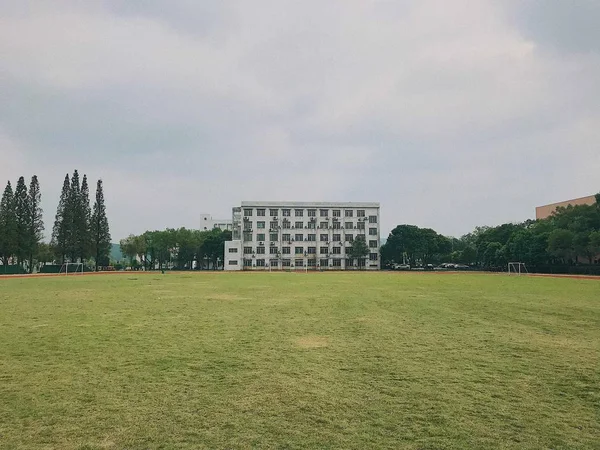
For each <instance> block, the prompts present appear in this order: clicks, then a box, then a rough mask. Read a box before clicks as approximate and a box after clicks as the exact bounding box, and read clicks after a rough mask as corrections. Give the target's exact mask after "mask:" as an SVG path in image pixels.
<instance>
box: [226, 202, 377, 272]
mask: <svg viewBox="0 0 600 450" xmlns="http://www.w3.org/2000/svg"><path fill="white" fill-rule="evenodd" d="M232 222H233V229H232V237H233V240H232V241H229V242H226V243H225V270H305V269H306V270H348V269H358V268H364V269H367V270H378V269H379V268H380V258H379V237H380V232H379V203H354V202H343V203H325V202H316V203H308V202H242V205H241V206H240V207H235V208H233V220H232ZM357 236H363V237H364V239H365V242H366V244H367V246H368V248H369V255H368V256H367V257H366V258H364V259H362V260H357V259H356V258H351V257H350V256H349V254H348V251H349V248H350V247H351V245H352V242H353V241H354V239H355V238H356V237H357Z"/></svg>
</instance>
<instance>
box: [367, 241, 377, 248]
mask: <svg viewBox="0 0 600 450" xmlns="http://www.w3.org/2000/svg"><path fill="white" fill-rule="evenodd" d="M369 248H377V241H369Z"/></svg>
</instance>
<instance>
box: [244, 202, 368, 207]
mask: <svg viewBox="0 0 600 450" xmlns="http://www.w3.org/2000/svg"><path fill="white" fill-rule="evenodd" d="M245 206H248V207H250V206H255V207H256V206H264V207H265V208H269V207H278V208H281V207H285V206H289V207H290V208H311V207H314V208H379V203H377V202H289V201H280V202H270V201H267V202H264V201H243V202H242V207H245Z"/></svg>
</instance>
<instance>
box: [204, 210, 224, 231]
mask: <svg viewBox="0 0 600 450" xmlns="http://www.w3.org/2000/svg"><path fill="white" fill-rule="evenodd" d="M214 228H220V229H221V230H223V231H225V230H229V231H231V229H232V223H231V219H213V218H212V216H211V215H210V214H200V230H202V231H208V230H212V229H214Z"/></svg>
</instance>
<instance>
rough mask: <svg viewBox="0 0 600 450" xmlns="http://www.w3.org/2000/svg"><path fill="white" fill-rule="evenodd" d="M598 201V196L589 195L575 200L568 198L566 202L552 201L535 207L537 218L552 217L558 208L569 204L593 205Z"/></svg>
mask: <svg viewBox="0 0 600 450" xmlns="http://www.w3.org/2000/svg"><path fill="white" fill-rule="evenodd" d="M595 203H596V196H594V195H589V196H587V197H580V198H574V199H573V200H566V201H564V202H558V203H551V204H549V205H544V206H538V207H537V208H535V218H536V219H537V220H540V219H546V218H547V217H550V216H551V215H552V213H553V212H554V211H556V208H559V207H561V206H562V207H567V206H569V205H572V206H576V205H593V204H595Z"/></svg>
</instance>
